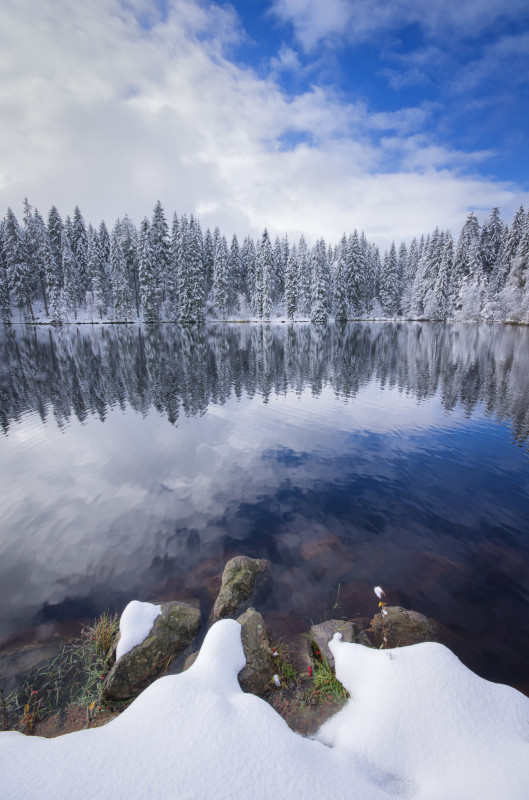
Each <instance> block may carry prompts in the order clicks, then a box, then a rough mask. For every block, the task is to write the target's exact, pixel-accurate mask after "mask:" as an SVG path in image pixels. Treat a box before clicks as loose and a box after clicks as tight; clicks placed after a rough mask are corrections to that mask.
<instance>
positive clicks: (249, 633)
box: [237, 608, 277, 697]
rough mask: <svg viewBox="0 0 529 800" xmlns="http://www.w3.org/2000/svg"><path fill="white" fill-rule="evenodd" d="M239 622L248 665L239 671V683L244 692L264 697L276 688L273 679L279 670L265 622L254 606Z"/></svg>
mask: <svg viewBox="0 0 529 800" xmlns="http://www.w3.org/2000/svg"><path fill="white" fill-rule="evenodd" d="M237 622H238V623H239V624H240V625H241V627H242V631H241V642H242V646H243V650H244V655H245V656H246V666H245V667H244V669H242V670H241V671H240V672H239V684H240V686H241V689H242V690H243V692H250V693H251V694H256V695H258V696H259V697H264V696H265V695H266V694H268V692H270V691H271V690H272V689H273V688H274V687H273V684H272V680H273V676H274V674H275V673H276V672H277V670H276V665H275V663H274V658H273V656H272V643H271V641H270V637H269V635H268V631H267V629H266V625H265V622H264V620H263V618H262V616H261V614H259V612H258V611H256V610H255V609H254V608H249V609H248V610H247V611H245V612H244V614H242V615H241V616H240V617H239V618H238V620H237Z"/></svg>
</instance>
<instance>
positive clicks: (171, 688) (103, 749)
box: [0, 620, 529, 800]
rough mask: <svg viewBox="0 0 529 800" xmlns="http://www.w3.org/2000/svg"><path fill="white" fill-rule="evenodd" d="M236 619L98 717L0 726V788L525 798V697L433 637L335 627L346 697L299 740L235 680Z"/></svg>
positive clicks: (528, 725) (16, 792)
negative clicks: (392, 646) (74, 724)
mask: <svg viewBox="0 0 529 800" xmlns="http://www.w3.org/2000/svg"><path fill="white" fill-rule="evenodd" d="M240 631H241V628H240V625H239V624H238V623H237V622H235V621H233V620H222V621H220V622H217V623H216V624H215V625H214V626H213V627H212V628H211V630H210V631H209V633H208V635H207V637H206V639H205V641H204V644H203V646H202V648H201V651H200V655H199V657H198V659H197V660H196V662H195V664H194V665H193V666H192V667H191V668H190V669H189V670H188V671H186V672H184V673H182V674H180V675H172V676H167V677H164V678H161V679H159V680H158V681H156V682H155V683H153V684H152V685H151V686H150V687H149V688H148V689H146V690H145V691H144V692H143V693H142V694H141V695H140V696H139V697H138V698H137V700H135V701H134V703H132V705H131V706H130V707H129V708H128V709H127V710H126V711H124V712H123V714H121V715H120V716H119V717H118V718H116V719H115V720H113V721H112V722H110V723H109V724H108V725H106V726H104V727H102V728H97V729H92V730H85V731H80V732H78V733H72V734H68V735H65V736H62V737H58V738H57V739H51V740H50V739H41V738H38V737H26V736H23V735H22V734H20V733H14V732H7V733H2V734H0V775H1V776H2V779H1V784H2V797H3V798H6V800H25V799H26V798H27V799H28V800H29V798H31V800H35V798H42V800H52V798H53V800H60V799H61V798H64V800H66V798H68V800H71V798H76V799H78V800H82V798H91V799H92V800H93V798H99V797H101V798H102V797H105V798H107V797H112V798H127V800H134V798H138V800H140V798H141V800H144V798H147V797H152V798H157V800H158V799H161V798H173V797H178V798H179V800H191V799H192V798H193V800H198V798H204V800H205V799H206V798H208V800H209V798H214V799H215V800H221V799H225V800H228V798H229V799H230V800H231V798H235V797H239V798H250V797H251V798H253V799H255V800H257V799H259V798H263V799H264V798H278V797H284V798H290V797H301V798H318V800H321V798H331V797H344V798H346V797H347V798H352V797H356V798H361V800H379V798H380V800H382V798H384V800H387V798H388V797H400V798H409V800H447V799H448V798H450V800H459V799H460V800H471V798H476V800H477V799H478V798H479V800H498V798H501V797H508V798H509V800H526V798H527V793H528V788H527V787H528V786H529V699H528V698H526V697H524V696H523V695H522V694H520V693H519V692H517V691H516V690H515V689H512V688H510V687H507V686H502V685H497V684H492V683H489V682H488V681H485V680H483V679H482V678H479V677H477V676H476V675H474V674H473V673H472V672H470V671H469V670H468V669H466V667H464V666H463V665H462V664H461V663H460V662H459V660H458V659H457V658H456V656H454V655H453V654H452V653H451V652H450V650H448V649H447V648H445V647H443V646H442V645H439V644H435V643H430V642H428V643H423V644H418V645H413V646H411V647H403V648H399V649H396V650H371V649H368V648H366V647H363V646H362V645H355V644H347V643H344V642H341V641H339V640H338V639H336V638H335V639H334V640H333V641H332V643H331V649H332V652H333V654H334V657H335V660H336V671H337V676H338V677H339V679H340V680H341V681H342V683H343V684H344V685H345V686H346V687H347V689H348V690H349V692H350V694H351V699H350V700H349V702H348V704H347V705H346V707H345V708H344V709H343V710H342V711H341V712H339V713H338V714H337V715H336V716H335V717H333V718H332V719H331V720H329V721H328V722H327V723H326V724H325V725H324V726H323V727H322V728H321V729H320V731H319V732H318V733H317V734H316V736H315V737H314V738H313V739H307V738H303V737H302V736H300V735H298V734H295V733H293V732H292V731H291V730H290V729H289V728H288V726H287V724H286V723H285V722H284V720H283V719H282V718H281V717H280V716H279V715H278V714H277V713H276V712H275V711H274V710H273V709H272V708H271V707H270V706H269V705H268V704H267V703H266V702H264V701H263V700H261V699H259V698H257V697H255V696H254V695H250V694H245V693H243V692H242V691H241V689H240V687H239V684H238V682H237V674H238V672H239V671H240V669H241V668H242V667H243V666H244V654H243V650H242V645H241V640H240Z"/></svg>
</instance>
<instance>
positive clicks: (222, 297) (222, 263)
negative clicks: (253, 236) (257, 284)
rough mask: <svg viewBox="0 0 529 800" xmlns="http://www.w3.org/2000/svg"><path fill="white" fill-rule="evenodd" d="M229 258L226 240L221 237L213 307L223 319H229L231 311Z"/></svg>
mask: <svg viewBox="0 0 529 800" xmlns="http://www.w3.org/2000/svg"><path fill="white" fill-rule="evenodd" d="M229 258H230V256H229V252H228V243H227V242H226V238H225V237H224V236H219V238H218V239H217V245H216V247H215V261H214V265H213V307H214V309H215V311H216V313H217V314H218V315H219V316H220V318H221V319H227V318H228V317H229V315H230V310H231V309H230V294H231V292H230V274H229Z"/></svg>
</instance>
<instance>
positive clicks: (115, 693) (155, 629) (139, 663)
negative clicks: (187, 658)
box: [102, 602, 200, 702]
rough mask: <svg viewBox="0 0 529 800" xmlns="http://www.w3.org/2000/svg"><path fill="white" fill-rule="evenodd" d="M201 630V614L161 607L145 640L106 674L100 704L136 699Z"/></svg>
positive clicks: (171, 605)
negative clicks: (104, 701)
mask: <svg viewBox="0 0 529 800" xmlns="http://www.w3.org/2000/svg"><path fill="white" fill-rule="evenodd" d="M199 628H200V610H199V609H198V608H195V607H194V606H191V605H188V604H187V603H179V602H173V603H162V612H161V614H160V615H159V616H158V617H156V619H155V621H154V624H153V626H152V628H151V630H150V632H149V634H148V636H147V637H146V638H145V639H144V640H143V642H141V643H140V644H138V645H136V646H135V647H133V648H132V650H130V651H129V652H128V653H125V654H124V655H123V656H121V658H120V659H119V661H117V662H116V663H115V664H114V666H113V667H112V669H111V670H110V672H109V673H108V675H107V677H106V679H105V682H104V684H103V692H102V697H103V700H107V701H110V702H113V701H116V700H128V699H129V698H131V697H136V695H138V694H139V693H140V692H141V691H142V690H143V689H145V687H146V686H148V685H149V684H150V683H152V682H153V681H154V680H155V679H156V678H159V677H160V676H161V675H162V674H163V673H164V672H165V671H166V669H167V668H168V666H169V665H170V664H171V662H172V661H174V659H175V658H178V656H179V655H181V653H183V652H184V650H185V649H186V647H188V646H189V645H190V644H191V642H192V641H193V639H194V638H195V636H196V635H197V633H198V630H199Z"/></svg>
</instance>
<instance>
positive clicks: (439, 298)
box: [426, 231, 454, 319]
mask: <svg viewBox="0 0 529 800" xmlns="http://www.w3.org/2000/svg"><path fill="white" fill-rule="evenodd" d="M453 260H454V241H453V239H452V235H451V233H450V231H447V232H446V233H445V234H444V237H443V250H442V254H441V262H440V264H439V269H438V270H437V276H436V278H435V283H434V286H433V290H432V292H430V294H429V295H428V299H427V306H426V313H427V315H428V318H429V319H446V318H447V317H448V314H449V310H450V299H449V298H450V274H451V270H452V263H453Z"/></svg>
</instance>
